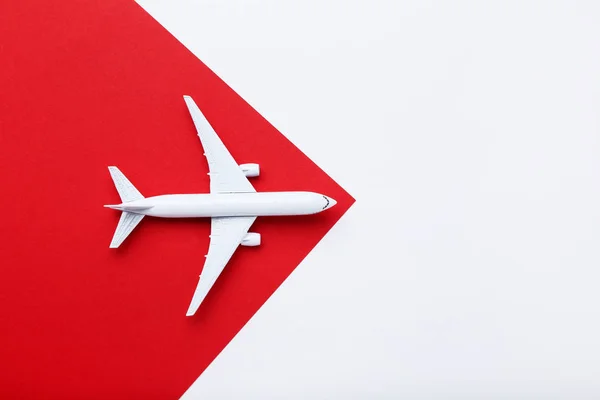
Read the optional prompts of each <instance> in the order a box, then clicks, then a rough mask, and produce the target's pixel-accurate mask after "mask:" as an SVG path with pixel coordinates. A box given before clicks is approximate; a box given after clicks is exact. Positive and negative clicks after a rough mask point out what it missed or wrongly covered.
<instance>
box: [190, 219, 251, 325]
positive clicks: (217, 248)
mask: <svg viewBox="0 0 600 400" xmlns="http://www.w3.org/2000/svg"><path fill="white" fill-rule="evenodd" d="M255 219H256V217H213V218H212V220H211V234H210V245H209V247H208V254H207V255H206V261H205V262H204V268H203V269H202V273H201V274H200V282H199V283H198V286H197V287H196V291H195V292H194V297H193V298H192V302H191V304H190V307H189V308H188V311H187V313H186V315H187V316H191V315H194V314H195V313H196V310H197V309H198V307H200V304H201V303H202V301H203V300H204V298H205V297H206V295H207V294H208V291H209V290H210V289H211V288H212V286H213V285H214V283H215V281H216V280H217V278H218V277H219V275H220V274H221V272H223V269H224V268H225V266H226V265H227V262H228V261H229V259H230V258H231V256H232V255H233V253H235V250H236V249H237V247H238V246H239V245H240V243H241V242H242V239H243V238H244V236H245V235H246V233H248V229H250V226H251V225H252V224H253V223H254V220H255Z"/></svg>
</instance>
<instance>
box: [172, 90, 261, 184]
mask: <svg viewBox="0 0 600 400" xmlns="http://www.w3.org/2000/svg"><path fill="white" fill-rule="evenodd" d="M183 99H184V100H185V104H186V105H187V107H188V110H189V111H190V114H191V116H192V120H193V121H194V125H195V126H196V130H197V131H198V136H199V137H200V141H201V142H202V147H203V148H204V155H205V156H206V159H207V160H208V169H209V171H210V172H209V175H210V192H211V193H243V192H246V193H247V192H256V190H254V187H252V184H251V183H250V181H248V178H246V176H245V175H244V173H243V172H242V170H241V169H240V167H239V165H238V164H237V163H236V162H235V160H234V159H233V157H232V156H231V154H230V153H229V150H227V147H225V145H224V144H223V142H222V141H221V139H220V138H219V136H218V135H217V133H216V132H215V130H214V129H213V128H212V126H211V125H210V123H209V122H208V120H207V119H206V117H205V116H204V114H202V112H201V111H200V109H199V108H198V106H197V105H196V103H195V102H194V100H193V99H192V98H191V97H190V96H183Z"/></svg>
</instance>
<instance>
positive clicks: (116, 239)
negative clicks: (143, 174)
mask: <svg viewBox="0 0 600 400" xmlns="http://www.w3.org/2000/svg"><path fill="white" fill-rule="evenodd" d="M108 171H109V172H110V176H111V177H112V180H113V182H114V184H115V188H116V189H117V192H119V196H120V197H121V202H122V203H123V204H119V205H108V206H105V207H109V208H113V209H117V210H122V211H123V212H122V214H121V219H119V223H118V225H117V230H116V231H115V234H114V236H113V238H112V241H111V242H110V246H109V247H110V248H111V249H116V248H117V247H119V246H120V245H121V243H123V241H124V240H125V239H127V236H129V234H130V233H131V232H132V231H133V230H134V229H135V227H136V226H137V225H138V224H139V223H140V221H141V220H142V219H143V218H144V215H143V214H136V213H134V212H129V211H126V210H127V209H129V210H132V211H133V210H137V209H140V208H139V207H132V206H127V204H126V203H128V202H131V201H135V200H140V199H143V198H144V196H142V194H141V193H140V192H139V191H138V190H137V189H136V188H135V186H133V185H132V184H131V182H129V179H127V178H126V177H125V175H123V173H122V172H121V171H119V169H118V168H117V167H108ZM144 208H147V207H144Z"/></svg>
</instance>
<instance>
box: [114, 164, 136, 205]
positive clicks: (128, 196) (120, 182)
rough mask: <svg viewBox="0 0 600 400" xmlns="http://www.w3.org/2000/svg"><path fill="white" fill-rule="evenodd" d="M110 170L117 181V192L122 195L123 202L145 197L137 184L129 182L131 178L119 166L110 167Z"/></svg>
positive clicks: (115, 181)
mask: <svg viewBox="0 0 600 400" xmlns="http://www.w3.org/2000/svg"><path fill="white" fill-rule="evenodd" d="M108 171H109V172H110V176H111V177H112V180H113V182H114V183H115V187H116V188H117V192H119V196H121V201H122V202H123V203H125V202H128V201H134V200H140V199H143V198H144V196H142V194H141V193H140V192H139V191H138V190H137V189H136V188H135V186H133V185H132V184H131V182H129V179H127V178H126V177H125V175H123V173H122V172H121V171H119V168H117V167H108Z"/></svg>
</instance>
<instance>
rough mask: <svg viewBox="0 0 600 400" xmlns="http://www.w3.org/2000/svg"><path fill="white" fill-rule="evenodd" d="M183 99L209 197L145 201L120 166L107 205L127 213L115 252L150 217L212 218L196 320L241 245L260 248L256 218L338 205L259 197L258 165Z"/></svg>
mask: <svg viewBox="0 0 600 400" xmlns="http://www.w3.org/2000/svg"><path fill="white" fill-rule="evenodd" d="M183 98H184V100H185V103H186V104H187V107H188V109H189V111H190V114H191V115H192V119H193V121H194V125H195V126H196V129H197V130H198V136H199V137H200V141H201V142H202V147H204V155H206V158H207V160H208V169H209V171H210V172H209V175H210V194H168V195H162V196H154V197H144V196H142V194H141V193H140V192H139V191H138V190H137V189H136V188H135V187H134V186H133V185H132V184H131V182H129V180H128V179H127V178H126V177H125V175H123V174H122V173H121V171H119V169H118V168H117V167H108V170H109V171H110V175H111V176H112V179H113V181H114V183H115V186H116V188H117V191H118V192H119V196H120V197H121V201H122V203H121V204H116V205H106V206H105V207H109V208H112V209H115V210H120V211H122V212H123V213H122V214H121V219H120V220H119V224H118V225H117V230H116V231H115V234H114V236H113V239H112V242H111V243H110V247H111V248H117V247H119V245H120V244H121V243H123V241H124V240H125V239H126V238H127V236H129V234H130V233H131V232H132V231H133V229H134V228H135V227H136V226H137V225H138V224H139V222H140V221H141V220H142V218H144V216H146V215H148V216H152V217H163V218H196V217H211V218H212V219H211V235H210V245H209V248H208V254H207V255H206V261H205V263H204V268H203V269H202V272H201V274H200V282H199V283H198V286H197V287H196V291H195V292H194V297H193V298H192V302H191V304H190V307H189V309H188V311H187V313H186V315H188V316H191V315H194V313H195V312H196V310H197V309H198V307H200V304H201V303H202V301H203V300H204V298H205V297H206V295H207V293H208V291H209V290H210V288H211V287H212V286H213V284H214V283H215V281H216V280H217V278H218V277H219V275H220V274H221V272H222V271H223V269H224V268H225V265H227V262H228V261H229V259H230V258H231V256H232V255H233V253H234V252H235V250H236V249H237V247H238V246H239V245H242V246H258V245H260V234H258V233H252V232H248V229H249V228H250V226H251V225H252V223H253V222H254V220H255V219H256V217H258V216H273V215H306V214H316V213H318V212H321V211H324V210H327V209H329V208H331V207H333V206H334V205H335V204H336V201H335V200H334V199H332V198H330V197H327V196H324V195H322V194H318V193H312V192H263V193H257V192H256V190H254V188H253V187H252V185H251V184H250V182H249V181H248V179H247V177H255V176H258V175H259V166H258V164H242V165H238V164H237V163H236V162H235V160H234V159H233V157H232V156H231V154H229V151H228V150H227V148H226V147H225V145H223V142H221V139H219V136H217V133H216V132H215V131H214V129H213V128H212V127H211V126H210V124H209V122H208V121H207V119H206V117H204V115H203V114H202V113H201V112H200V109H199V108H198V106H197V105H196V103H194V100H192V98H191V97H189V96H183Z"/></svg>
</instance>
